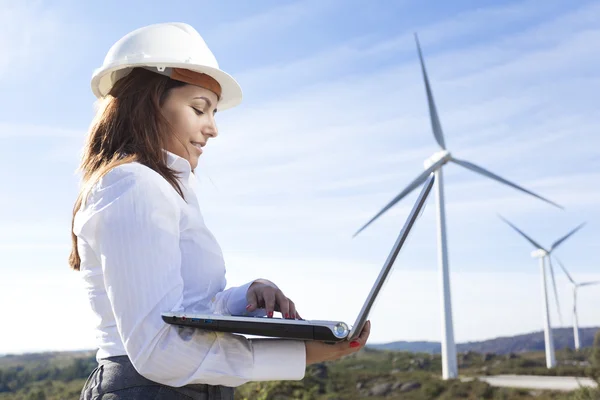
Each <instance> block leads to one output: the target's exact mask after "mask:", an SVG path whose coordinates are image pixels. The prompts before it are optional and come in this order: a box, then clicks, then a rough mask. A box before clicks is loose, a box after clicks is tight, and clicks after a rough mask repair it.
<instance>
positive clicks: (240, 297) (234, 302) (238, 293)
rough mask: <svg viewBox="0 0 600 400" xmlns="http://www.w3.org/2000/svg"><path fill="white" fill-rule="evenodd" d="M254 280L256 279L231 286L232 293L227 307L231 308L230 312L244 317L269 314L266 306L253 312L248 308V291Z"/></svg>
mask: <svg viewBox="0 0 600 400" xmlns="http://www.w3.org/2000/svg"><path fill="white" fill-rule="evenodd" d="M254 282H255V281H252V282H248V283H246V284H245V285H242V286H238V287H235V288H231V293H230V294H229V298H228V299H227V309H228V310H229V314H231V315H237V316H242V317H264V316H266V315H267V310H265V309H264V308H259V309H256V310H254V311H252V312H248V310H246V306H247V305H248V300H247V299H246V293H248V289H249V288H250V285H252V284H253V283H254Z"/></svg>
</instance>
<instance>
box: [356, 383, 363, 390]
mask: <svg viewBox="0 0 600 400" xmlns="http://www.w3.org/2000/svg"><path fill="white" fill-rule="evenodd" d="M362 387H363V383H362V382H358V383H357V384H356V390H360V389H362Z"/></svg>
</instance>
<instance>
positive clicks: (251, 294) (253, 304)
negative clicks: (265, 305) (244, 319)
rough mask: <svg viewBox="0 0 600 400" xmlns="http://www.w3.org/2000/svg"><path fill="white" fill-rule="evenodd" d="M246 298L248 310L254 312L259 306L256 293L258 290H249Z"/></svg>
mask: <svg viewBox="0 0 600 400" xmlns="http://www.w3.org/2000/svg"><path fill="white" fill-rule="evenodd" d="M246 299H247V301H248V305H247V306H246V311H248V312H252V311H254V310H256V309H257V308H258V306H259V304H258V296H257V294H256V290H249V291H248V293H247V294H246Z"/></svg>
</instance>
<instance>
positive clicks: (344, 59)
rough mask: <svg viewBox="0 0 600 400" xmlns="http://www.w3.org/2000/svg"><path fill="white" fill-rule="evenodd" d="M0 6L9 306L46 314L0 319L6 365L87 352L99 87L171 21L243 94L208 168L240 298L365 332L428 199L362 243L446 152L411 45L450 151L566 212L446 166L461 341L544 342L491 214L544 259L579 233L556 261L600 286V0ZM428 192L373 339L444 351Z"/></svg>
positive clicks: (535, 291)
mask: <svg viewBox="0 0 600 400" xmlns="http://www.w3.org/2000/svg"><path fill="white" fill-rule="evenodd" d="M0 7H1V8H2V10H3V13H2V15H0V38H1V39H0V51H1V54H2V55H3V57H2V59H0V90H1V92H2V93H3V96H0V163H2V168H0V180H1V181H2V182H3V187H4V190H3V191H2V193H3V194H2V196H0V313H1V314H2V315H9V316H11V317H12V316H15V313H16V314H17V315H16V316H18V315H20V314H23V313H26V312H35V313H36V315H37V317H36V324H35V326H34V325H30V326H27V325H20V324H18V323H15V322H17V321H18V320H17V321H15V322H8V321H7V320H6V319H3V321H2V322H0V324H2V325H4V326H3V327H2V330H1V331H2V332H3V340H2V341H1V343H0V353H5V352H21V351H37V350H60V349H79V348H87V349H90V348H93V347H94V336H93V331H92V326H93V324H94V318H93V315H92V314H91V311H90V310H89V308H88V304H87V300H86V298H85V295H84V293H83V291H82V289H81V286H80V283H79V280H78V275H77V273H74V272H71V271H69V270H68V266H67V264H66V259H67V255H68V252H69V246H70V237H69V228H70V218H71V209H72V205H73V201H74V199H75V196H76V193H77V184H78V176H77V175H76V174H75V169H76V168H77V164H78V160H79V152H80V148H81V145H82V143H83V140H84V137H85V134H86V129H87V127H88V124H89V122H90V120H91V117H92V114H93V102H94V97H93V95H92V93H91V90H90V85H89V81H90V77H91V74H92V71H93V70H94V69H95V68H97V67H99V66H100V65H101V63H102V60H103V58H104V56H105V54H106V51H107V50H108V48H109V47H110V46H111V45H112V43H114V42H115V41H116V40H118V39H119V38H120V37H121V36H122V35H124V34H125V33H127V32H129V31H131V30H133V29H135V28H137V27H140V26H143V25H147V24H151V23H156V22H164V21H181V22H187V23H189V24H191V25H193V26H194V27H195V28H196V29H197V30H198V31H199V32H200V33H201V35H203V37H204V38H205V40H206V41H207V43H208V45H209V47H210V48H211V49H212V50H213V52H214V53H215V55H216V57H217V59H218V60H219V63H220V65H221V67H222V68H223V69H225V70H226V71H228V72H230V73H231V74H233V75H234V76H235V77H236V79H238V81H239V82H240V84H241V85H242V88H243V90H244V96H245V97H244V102H243V104H242V105H241V106H239V107H238V108H235V109H233V110H229V111H226V112H223V113H221V114H219V117H218V123H219V128H220V136H219V138H218V139H217V140H214V141H211V143H210V146H208V147H207V149H206V151H205V153H204V155H203V158H202V160H201V163H200V167H199V170H198V179H199V181H200V188H201V189H200V190H201V193H200V201H201V203H202V208H203V212H204V215H205V219H206V222H207V224H208V225H209V228H210V229H211V230H212V231H213V232H214V234H215V235H216V237H217V239H218V240H219V242H220V244H221V246H222V247H223V251H224V254H225V258H226V262H227V265H228V271H227V273H228V280H229V283H230V284H231V285H239V284H242V283H244V282H246V281H248V280H251V279H254V278H257V277H265V278H269V279H271V280H273V281H275V282H276V283H278V284H279V285H280V286H281V287H282V289H283V290H284V292H285V293H286V294H288V296H289V297H291V298H292V299H294V301H295V302H296V304H298V307H299V310H300V312H301V313H302V315H303V317H305V318H310V319H342V320H347V321H349V322H352V321H353V320H354V318H355V315H356V313H357V312H358V310H359V309H360V306H361V304H362V301H363V299H364V297H365V296H366V294H367V293H368V291H369V289H370V287H371V284H372V282H373V281H374V279H375V277H376V276H377V274H378V272H379V268H380V266H381V264H382V263H383V261H384V260H385V258H386V257H387V252H388V251H389V248H390V246H391V245H392V244H393V242H394V240H395V237H396V235H397V232H398V230H399V228H400V227H401V225H402V223H403V221H404V218H405V217H406V216H407V213H408V211H409V209H410V207H411V206H412V202H413V201H414V199H415V197H416V193H413V194H412V195H411V196H409V197H408V198H406V199H405V200H403V201H402V202H401V203H400V204H398V205H397V206H396V207H395V208H394V209H393V210H391V211H390V212H388V213H387V214H386V215H385V216H384V217H382V218H381V219H380V220H378V221H377V222H376V223H375V224H373V225H372V226H371V227H369V228H368V229H367V230H366V231H364V232H363V233H362V234H361V235H360V236H358V237H357V238H355V239H352V238H351V236H352V234H353V233H354V232H355V231H356V229H358V228H359V227H360V226H361V225H362V224H363V223H364V222H366V221H367V220H368V219H369V218H370V217H372V216H373V215H374V214H375V213H376V212H377V211H378V210H379V209H380V208H381V207H382V206H383V205H385V204H386V203H387V202H388V201H389V200H390V199H391V198H393V197H394V196H395V195H396V193H397V192H399V191H400V190H401V189H403V188H404V186H406V185H407V184H408V183H409V182H410V181H411V180H412V179H413V178H414V177H415V176H416V175H418V174H419V173H420V172H421V171H422V170H423V161H424V160H425V159H426V158H428V157H429V156H430V155H431V154H432V153H433V152H434V151H437V150H438V148H437V145H436V143H435V141H434V139H433V135H432V134H431V128H430V124H429V121H428V115H427V103H426V99H425V91H424V88H423V84H422V80H421V72H420V69H419V65H418V58H417V53H416V49H415V44H414V40H413V36H412V35H413V32H415V31H416V32H418V33H419V37H420V40H421V45H422V47H423V52H424V56H425V61H426V63H427V68H428V72H429V76H430V80H431V84H432V87H433V91H434V95H435V98H436V102H437V105H438V111H439V114H440V119H441V122H442V127H443V129H444V133H445V138H446V145H447V146H448V148H449V149H450V151H452V152H453V154H455V155H456V156H457V157H459V158H462V159H467V160H469V161H471V162H474V163H476V164H478V165H481V166H483V167H485V168H488V169H489V170H491V171H493V172H495V173H497V174H499V175H501V176H503V177H505V178H507V179H510V180H512V181H515V182H517V183H519V184H521V185H523V186H525V187H527V188H529V189H531V190H534V191H536V192H537V193H539V194H541V195H543V196H547V197H549V198H550V199H552V200H554V201H556V202H558V203H560V204H562V205H564V206H565V207H566V211H560V210H558V209H555V208H552V207H551V206H549V205H547V204H545V203H543V202H541V201H539V200H536V199H534V198H532V197H529V196H526V195H523V194H521V193H519V192H517V191H515V190H513V189H511V188H508V187H505V186H503V185H500V184H498V183H496V182H492V181H489V180H486V179H485V178H483V177H481V176H479V175H475V174H473V173H471V172H469V171H467V170H464V169H461V168H459V167H458V166H454V165H450V166H448V168H445V178H446V201H447V223H448V234H449V249H450V270H451V279H452V299H453V308H454V327H455V336H456V339H457V341H459V342H462V341H467V340H479V339H486V338H491V337H495V336H501V335H513V334H518V333H522V332H528V331H534V330H540V329H541V328H542V304H541V287H540V285H541V281H540V273H539V272H540V271H539V268H538V266H537V263H536V261H535V260H533V259H532V258H531V257H530V251H531V250H532V249H531V248H530V245H529V244H528V243H527V242H525V241H524V240H523V239H522V238H520V237H519V236H517V235H516V234H515V233H514V232H513V231H512V230H511V229H510V228H509V227H508V226H506V225H505V224H503V223H502V222H501V221H500V220H499V219H498V217H497V213H500V214H502V215H504V216H505V217H507V218H508V219H510V220H511V221H512V222H514V223H515V224H516V225H517V226H519V227H520V228H521V229H523V230H524V231H525V232H527V233H528V234H530V235H531V236H533V237H534V238H535V239H536V240H538V241H540V242H542V244H545V245H549V244H550V243H551V242H553V241H554V240H556V239H558V238H559V237H560V236H562V235H564V234H566V233H567V232H568V231H569V230H571V229H572V228H574V227H575V226H576V225H577V224H579V223H580V222H583V221H587V222H588V224H587V226H586V227H585V228H583V229H582V230H581V231H580V232H578V233H577V234H576V235H575V236H573V238H572V239H571V240H569V241H568V242H566V243H565V244H564V245H563V246H562V247H561V248H560V250H558V251H557V252H556V254H557V255H558V256H559V257H560V258H561V259H562V260H563V261H564V263H565V264H566V265H567V267H568V268H569V269H570V272H571V274H572V275H573V276H574V277H575V279H580V280H590V279H600V254H598V252H595V250H596V248H597V241H598V238H599V237H600V228H599V224H600V212H599V211H598V205H600V189H599V187H600V157H599V156H598V148H599V147H600V135H599V134H598V129H599V128H598V121H597V117H594V115H597V110H596V108H597V104H599V103H600V94H599V93H600V72H599V71H600V51H598V50H599V49H598V43H600V26H599V25H598V22H597V21H598V20H599V19H600V3H599V2H597V1H596V2H594V1H570V2H565V1H554V0H549V1H546V2H544V3H543V6H542V4H541V3H540V2H539V1H520V2H516V1H512V2H500V1H484V2H482V1H455V2H446V4H441V3H440V2H434V1H432V0H431V1H425V2H408V1H396V2H391V1H390V2H368V3H367V2H364V1H362V2H359V1H341V0H340V1H323V0H320V1H295V2H292V1H288V2H281V1H261V2H237V1H220V2H204V1H193V2H192V1H173V2H169V3H168V4H167V3H165V2H147V1H144V2H142V1H129V2H126V3H125V2H116V1H105V2H102V3H101V4H100V3H97V4H95V3H92V2H77V1H74V0H69V1H54V2H32V1H11V0H0ZM7 10H8V11H7ZM433 200H434V199H433V197H432V198H431V200H430V202H429V205H428V207H427V209H426V210H425V213H424V215H423V217H422V218H421V219H420V220H419V223H418V224H417V226H416V227H415V229H414V231H413V232H412V235H411V237H410V239H409V241H408V243H407V246H406V247H405V249H404V250H403V251H402V253H401V255H400V256H399V257H398V260H397V263H396V268H395V270H394V273H393V274H392V276H391V277H390V279H389V281H388V283H387V285H386V286H385V288H384V292H383V293H382V294H381V297H380V299H379V301H378V302H377V305H376V307H375V309H374V311H373V314H372V321H373V333H372V342H374V343H375V342H386V341H392V340H439V339H440V334H441V327H440V298H439V295H440V292H439V279H438V272H437V246H436V236H435V235H436V223H435V215H434V213H433V211H434V202H433ZM557 284H558V289H559V295H560V300H561V302H562V314H563V319H564V324H565V325H570V323H571V317H570V309H571V305H572V304H571V295H570V287H569V284H568V281H567V279H566V277H565V276H564V275H562V274H558V276H557ZM599 303H600V287H589V288H583V289H582V290H581V291H580V292H579V319H580V325H581V326H598V325H600V314H599V313H598V312H597V310H594V306H593V305H594V304H599ZM60 316H64V317H65V318H63V319H62V320H60V318H59V317H60ZM552 318H553V323H554V325H555V326H557V325H558V317H557V313H556V310H555V309H553V311H552Z"/></svg>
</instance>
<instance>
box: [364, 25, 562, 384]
mask: <svg viewBox="0 0 600 400" xmlns="http://www.w3.org/2000/svg"><path fill="white" fill-rule="evenodd" d="M415 41H416V45H417V50H418V54H419V60H420V63H421V71H422V73H423V80H424V82H425V92H426V95H427V103H428V106H429V117H430V120H431V128H432V130H433V136H434V138H435V140H436V142H437V143H438V145H439V146H440V147H441V151H439V152H437V153H434V154H433V155H432V156H431V157H430V158H429V159H427V160H426V161H425V171H423V173H421V174H420V175H419V176H418V177H417V178H416V179H415V180H414V181H412V182H411V183H410V184H409V185H408V186H407V187H406V188H405V189H404V190H403V191H402V192H400V194H398V195H397V196H396V197H395V198H394V199H393V200H392V201H390V202H389V203H388V204H387V205H386V206H385V207H384V208H383V209H382V210H381V211H380V212H379V213H377V214H376V215H375V216H374V217H373V218H372V219H371V220H370V221H369V222H367V223H366V224H365V225H364V226H363V227H362V228H360V229H359V230H358V231H357V232H356V233H355V234H354V237H355V236H356V235H358V234H359V233H360V232H361V231H362V230H364V229H365V228H366V227H367V226H369V225H370V224H371V223H372V222H373V221H375V220H376V219H377V218H379V217H380V216H381V215H382V214H383V213H385V212H386V211H387V210H389V209H390V208H391V207H393V206H394V205H395V204H396V203H398V202H399V201H400V200H402V199H403V198H404V197H405V196H407V195H408V194H409V193H410V192H412V191H413V190H414V189H415V188H416V187H418V186H420V185H421V184H422V183H423V182H425V180H426V179H427V177H428V176H429V175H430V174H431V173H432V172H433V173H434V175H435V188H436V201H437V226H438V233H437V238H438V264H439V270H440V275H441V286H442V316H443V318H442V340H441V342H442V377H443V379H454V378H456V377H458V367H457V360H456V344H455V342H454V327H453V323H452V303H451V295H450V273H449V270H448V245H447V237H446V211H445V205H444V203H445V201H444V182H443V174H442V167H443V166H444V165H445V164H447V163H448V162H453V163H455V164H458V165H460V166H462V167H464V168H466V169H468V170H471V171H474V172H477V173H478V174H481V175H483V176H485V177H487V178H491V179H494V180H496V181H498V182H500V183H503V184H505V185H508V186H511V187H513V188H515V189H517V190H520V191H522V192H525V193H527V194H529V195H532V196H535V197H537V198H538V199H541V200H543V201H545V202H548V203H550V204H552V205H554V206H556V207H559V208H562V207H561V206H559V205H557V204H556V203H554V202H552V201H550V200H548V199H545V198H543V197H541V196H539V195H537V194H535V193H533V192H531V191H529V190H527V189H524V188H522V187H520V186H518V185H516V184H514V183H512V182H509V181H507V180H506V179H504V178H501V177H500V176H498V175H496V174H494V173H492V172H490V171H487V170H485V169H483V168H481V167H479V166H477V165H475V164H472V163H470V162H468V161H464V160H460V159H458V158H454V157H453V156H452V155H451V154H450V152H449V151H448V150H447V149H446V143H445V141H444V135H443V132H442V126H441V123H440V120H439V117H438V113H437V109H436V106H435V103H434V100H433V94H432V92H431V87H430V85H429V78H428V77H427V72H426V70H425V63H424V61H423V55H422V52H421V46H420V44H419V39H418V37H417V35H416V34H415Z"/></svg>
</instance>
